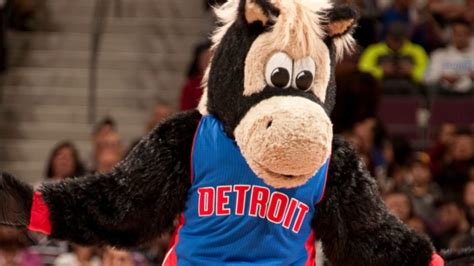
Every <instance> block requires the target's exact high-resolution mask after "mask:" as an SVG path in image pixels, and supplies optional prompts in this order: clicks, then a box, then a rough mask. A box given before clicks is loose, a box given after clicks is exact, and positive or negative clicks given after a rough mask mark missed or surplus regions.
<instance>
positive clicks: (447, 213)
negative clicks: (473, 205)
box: [433, 195, 470, 249]
mask: <svg viewBox="0 0 474 266" xmlns="http://www.w3.org/2000/svg"><path fill="white" fill-rule="evenodd" d="M435 206H436V207H437V209H438V213H439V214H438V216H439V219H440V223H441V227H442V232H441V233H440V234H437V235H435V236H434V237H433V240H434V244H435V246H436V248H438V249H446V248H449V247H450V246H451V243H450V242H451V241H452V240H453V239H455V238H458V237H460V236H461V235H463V234H465V233H466V232H467V231H468V230H469V229H470V226H469V222H468V220H467V217H466V212H465V210H464V208H463V204H462V202H460V199H459V200H458V199H456V197H455V196H454V195H451V196H446V197H445V198H444V199H440V200H439V201H438V202H436V203H435Z"/></svg>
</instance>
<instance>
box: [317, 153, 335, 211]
mask: <svg viewBox="0 0 474 266" xmlns="http://www.w3.org/2000/svg"><path fill="white" fill-rule="evenodd" d="M331 158H332V155H330V156H329V158H328V160H327V163H326V173H325V174H324V183H323V188H322V192H321V195H320V196H319V199H318V201H317V202H316V205H318V204H319V203H321V201H323V198H324V193H326V184H327V182H328V174H329V167H330V166H331Z"/></svg>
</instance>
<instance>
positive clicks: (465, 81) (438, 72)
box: [425, 42, 474, 92]
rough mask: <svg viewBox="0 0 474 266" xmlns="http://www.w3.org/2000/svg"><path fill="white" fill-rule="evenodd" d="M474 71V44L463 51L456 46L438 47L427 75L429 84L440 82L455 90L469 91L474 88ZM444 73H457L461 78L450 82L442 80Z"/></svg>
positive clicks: (448, 88)
mask: <svg viewBox="0 0 474 266" xmlns="http://www.w3.org/2000/svg"><path fill="white" fill-rule="evenodd" d="M473 71H474V45H472V42H471V45H470V47H469V48H467V49H464V50H463V51H460V50H458V49H457V48H456V47H454V46H449V47H447V48H443V49H438V50H436V51H434V52H433V53H432V55H431V63H430V67H429V69H428V72H427V75H426V77H425V80H426V83H427V84H429V85H436V84H439V85H441V86H442V87H443V88H445V89H447V90H452V91H454V92H468V91H469V90H470V89H472V86H473V82H472V79H471V76H470V75H471V73H472V72H473ZM444 75H457V76H459V79H458V80H457V81H456V82H455V83H453V84H450V83H449V82H447V81H445V80H442V77H443V76H444Z"/></svg>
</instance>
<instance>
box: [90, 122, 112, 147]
mask: <svg viewBox="0 0 474 266" xmlns="http://www.w3.org/2000/svg"><path fill="white" fill-rule="evenodd" d="M110 132H117V124H116V123H115V121H114V120H113V119H112V118H110V117H106V118H104V120H102V121H101V122H99V123H98V124H97V125H96V126H95V128H94V131H93V133H92V139H93V141H94V144H95V145H96V146H97V144H98V142H100V141H101V140H102V138H103V137H104V136H106V135H107V134H109V133H110Z"/></svg>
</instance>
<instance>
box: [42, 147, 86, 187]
mask: <svg viewBox="0 0 474 266" xmlns="http://www.w3.org/2000/svg"><path fill="white" fill-rule="evenodd" d="M84 173H85V168H84V166H83V164H82V162H81V161H80V158H79V154H78V152H77V149H76V147H75V146H74V144H72V143H71V142H68V141H64V142H61V143H59V144H58V145H57V146H56V147H55V148H54V149H53V151H52V152H51V155H50V156H49V160H48V164H47V166H46V178H47V179H48V180H50V181H60V180H62V179H64V178H66V177H79V176H82V175H84Z"/></svg>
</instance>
